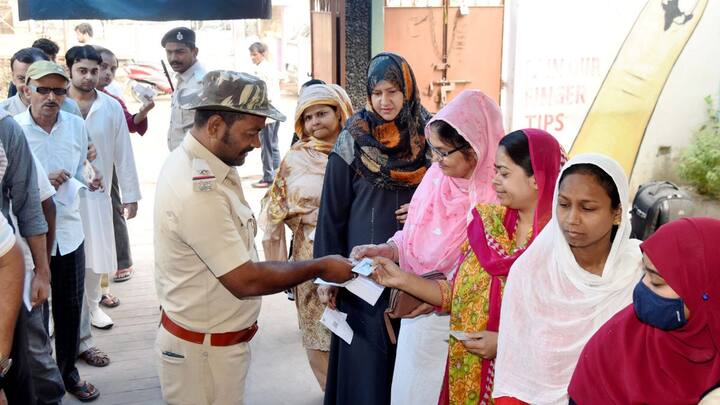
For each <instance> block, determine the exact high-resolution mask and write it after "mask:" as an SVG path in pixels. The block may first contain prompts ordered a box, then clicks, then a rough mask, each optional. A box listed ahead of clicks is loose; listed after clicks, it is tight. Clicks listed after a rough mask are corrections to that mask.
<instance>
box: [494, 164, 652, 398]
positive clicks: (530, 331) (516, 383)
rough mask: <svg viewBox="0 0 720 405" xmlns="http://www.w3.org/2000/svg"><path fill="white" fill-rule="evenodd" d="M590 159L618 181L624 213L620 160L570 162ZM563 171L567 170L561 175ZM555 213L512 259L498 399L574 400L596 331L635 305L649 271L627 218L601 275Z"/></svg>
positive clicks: (497, 374) (500, 346)
mask: <svg viewBox="0 0 720 405" xmlns="http://www.w3.org/2000/svg"><path fill="white" fill-rule="evenodd" d="M581 163H589V164H593V165H595V166H598V167H599V168H601V169H602V170H603V171H605V172H606V173H607V174H609V175H610V176H611V177H612V179H613V180H614V182H615V185H616V187H617V189H618V194H619V196H620V203H621V204H622V211H623V212H627V208H628V207H629V197H628V182H627V177H626V176H625V174H624V172H623V170H622V168H621V167H620V165H618V163H617V162H615V161H614V160H612V159H610V158H608V157H606V156H603V155H598V154H582V155H578V156H576V157H575V158H573V159H571V160H570V161H569V162H567V163H566V164H565V166H564V168H563V171H565V170H567V168H569V167H570V166H573V165H577V164H581ZM561 176H562V174H561ZM561 176H560V177H558V183H557V184H556V186H555V196H554V198H553V217H552V219H551V220H550V222H549V223H548V224H547V226H545V228H544V229H543V230H542V232H540V234H539V235H538V237H537V238H536V239H535V241H534V242H533V243H532V245H530V247H529V248H528V249H527V251H525V253H523V254H522V256H520V257H519V258H518V259H517V261H515V263H514V264H513V266H512V268H511V270H510V275H509V277H508V280H507V285H506V287H505V291H504V293H503V302H502V310H501V316H500V332H499V338H498V352H497V358H496V361H495V384H494V389H493V397H495V398H498V397H503V396H510V397H514V398H517V399H519V400H522V401H525V402H528V403H531V404H567V402H568V396H567V387H568V384H569V383H570V378H571V377H572V373H573V371H574V370H575V365H576V364H577V361H578V357H579V356H580V352H581V350H582V349H583V347H584V346H585V344H586V343H587V341H588V340H589V339H590V337H592V335H593V334H594V333H595V331H597V330H598V328H600V326H602V325H603V324H604V323H605V321H607V320H608V319H610V317H612V316H613V315H614V314H615V313H616V312H618V311H619V310H621V309H622V308H624V307H625V306H627V305H628V304H630V303H631V302H632V292H633V288H634V287H635V284H636V283H637V281H638V280H639V279H640V277H641V275H642V253H641V252H640V248H639V244H640V242H639V241H638V240H635V239H630V230H631V227H630V220H629V218H628V217H627V215H623V216H622V220H621V223H620V226H619V228H618V231H617V233H616V235H615V239H614V240H613V243H612V247H611V249H610V254H609V255H608V258H607V261H606V263H605V267H604V269H603V273H602V276H598V275H594V274H592V273H590V272H588V271H585V270H584V269H583V268H581V267H580V266H579V265H578V264H577V262H576V261H575V257H574V256H573V253H572V251H571V250H570V246H569V245H568V243H567V241H566V240H565V237H564V235H563V233H562V230H561V229H560V225H559V223H558V220H557V201H558V185H559V181H560V178H561Z"/></svg>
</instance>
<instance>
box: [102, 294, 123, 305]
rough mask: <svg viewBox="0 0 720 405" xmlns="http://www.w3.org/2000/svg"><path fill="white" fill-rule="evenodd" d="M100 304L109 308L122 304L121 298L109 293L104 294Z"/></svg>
mask: <svg viewBox="0 0 720 405" xmlns="http://www.w3.org/2000/svg"><path fill="white" fill-rule="evenodd" d="M100 305H102V306H104V307H108V308H115V307H116V306H118V305H120V298H118V297H116V296H114V295H112V294H110V293H107V294H103V295H102V299H100Z"/></svg>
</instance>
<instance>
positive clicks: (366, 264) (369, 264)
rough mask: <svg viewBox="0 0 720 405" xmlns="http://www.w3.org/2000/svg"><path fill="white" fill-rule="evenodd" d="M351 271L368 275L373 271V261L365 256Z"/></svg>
mask: <svg viewBox="0 0 720 405" xmlns="http://www.w3.org/2000/svg"><path fill="white" fill-rule="evenodd" d="M352 271H354V272H355V273H357V274H360V275H363V276H365V277H367V276H369V275H370V274H371V273H372V272H373V261H372V259H371V258H369V257H366V258H364V259H362V260H360V261H359V262H358V263H357V264H356V265H355V267H353V269H352Z"/></svg>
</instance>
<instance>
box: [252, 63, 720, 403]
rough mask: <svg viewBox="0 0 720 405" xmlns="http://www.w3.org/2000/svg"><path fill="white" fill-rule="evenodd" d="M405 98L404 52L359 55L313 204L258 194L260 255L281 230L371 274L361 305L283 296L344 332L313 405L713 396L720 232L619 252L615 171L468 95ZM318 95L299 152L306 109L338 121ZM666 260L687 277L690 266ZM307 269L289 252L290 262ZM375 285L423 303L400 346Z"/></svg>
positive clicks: (305, 320)
mask: <svg viewBox="0 0 720 405" xmlns="http://www.w3.org/2000/svg"><path fill="white" fill-rule="evenodd" d="M416 91H417V89H416V83H415V81H414V78H413V75H412V70H411V69H410V67H409V65H408V64H407V62H406V61H404V60H403V59H402V57H400V56H399V55H395V54H390V53H381V54H379V55H377V56H375V57H374V58H373V59H372V60H371V61H370V64H369V68H368V85H367V96H368V104H367V107H366V108H365V109H363V110H361V111H359V112H356V113H355V115H354V116H353V117H351V118H350V119H348V120H347V122H346V123H345V126H344V128H342V129H341V130H340V132H339V134H338V135H337V141H336V142H335V145H334V147H333V148H332V150H331V151H330V152H329V155H328V157H327V165H326V166H325V170H324V173H323V172H322V171H320V172H318V174H317V176H318V178H320V177H321V176H322V178H323V181H324V184H323V187H322V193H321V195H320V201H319V209H318V208H316V205H313V207H312V208H308V209H305V210H302V209H301V208H300V207H302V205H301V204H302V203H303V202H306V201H308V198H307V197H306V195H305V193H306V192H310V191H309V190H308V189H307V186H305V187H302V186H300V185H295V186H294V185H293V182H292V181H289V178H288V177H287V175H286V174H285V175H281V174H279V175H278V176H276V179H275V182H274V184H273V185H272V186H271V189H270V191H269V192H268V194H267V195H266V197H265V199H264V200H263V208H262V213H261V224H265V225H264V229H266V230H267V231H270V232H269V233H267V234H266V235H265V237H264V246H265V247H266V249H267V251H271V249H272V247H273V246H279V245H282V246H284V243H285V242H284V233H282V232H284V230H283V231H278V228H279V227H280V228H282V226H281V225H282V224H283V223H286V224H288V226H289V228H290V229H291V231H292V232H293V238H292V243H293V247H294V246H295V244H298V245H300V246H303V247H305V246H307V245H308V244H309V243H311V244H313V245H314V246H313V250H314V254H315V257H322V256H324V255H325V254H330V253H334V254H340V255H341V256H347V257H350V258H351V259H353V260H360V259H362V258H365V257H369V258H372V259H373V262H374V271H373V273H372V275H371V276H370V277H371V278H372V280H374V281H375V282H376V283H378V284H379V285H381V286H384V287H389V288H387V289H385V290H384V292H383V293H382V295H381V296H380V299H379V300H378V301H377V303H376V304H375V305H371V304H369V303H367V302H365V301H363V300H362V299H360V298H359V297H358V296H356V295H354V294H353V293H352V292H350V291H349V290H347V289H345V288H342V287H334V286H326V285H321V286H319V287H318V286H316V285H313V286H310V285H309V284H307V286H306V287H304V289H301V288H298V289H297V290H296V293H297V294H298V295H297V296H298V297H304V296H306V295H307V291H310V290H317V292H318V295H319V297H320V299H321V302H322V303H323V304H326V305H327V306H328V307H330V308H333V309H337V310H339V311H340V312H342V313H344V314H345V316H346V317H347V318H346V319H347V323H348V325H349V326H350V328H351V329H352V330H353V332H354V333H353V337H352V341H351V342H349V343H348V342H346V341H345V340H343V339H342V338H340V337H339V336H337V335H332V337H331V344H330V351H329V356H328V359H327V370H328V371H327V377H326V378H325V383H324V384H323V383H322V381H323V380H322V378H321V376H320V375H319V373H318V372H317V370H318V368H319V367H320V366H318V364H317V363H316V362H314V361H313V358H312V357H311V356H310V354H308V357H309V359H310V364H311V367H312V369H313V371H314V372H315V374H316V377H318V382H319V383H320V384H321V387H322V388H323V390H324V391H325V399H324V403H325V404H326V405H327V404H382V403H391V404H410V403H412V404H435V403H438V404H492V403H497V404H523V403H528V404H566V403H578V404H608V403H612V404H694V403H698V402H699V401H701V399H702V398H703V397H705V396H706V397H707V398H706V399H705V401H706V402H707V401H711V399H710V398H711V397H712V395H716V394H711V391H712V390H713V389H714V388H716V387H717V384H718V383H719V382H720V358H718V355H719V354H720V352H719V350H720V346H719V345H718V341H717V336H715V335H717V332H716V331H715V329H716V328H717V327H718V326H720V324H719V323H718V320H717V318H716V314H715V312H713V308H714V306H713V305H714V304H712V302H714V301H713V298H712V297H713V295H715V294H717V293H718V290H717V288H718V286H717V281H716V280H715V279H716V278H717V277H713V276H712V274H713V273H712V272H713V271H715V272H717V271H718V268H717V266H713V265H711V264H707V263H709V262H711V261H712V260H711V258H710V257H709V256H708V255H709V254H710V253H709V250H705V249H707V248H706V247H704V246H707V245H706V244H707V243H711V242H709V241H711V240H713V241H717V240H718V238H720V221H718V220H714V219H709V218H699V219H695V218H692V219H684V220H680V221H677V222H673V223H671V224H668V225H665V226H664V227H662V228H660V230H659V231H658V232H657V233H656V235H654V236H653V237H651V238H650V239H649V240H647V241H646V242H645V243H644V244H643V245H640V243H639V241H636V240H633V239H631V238H630V223H629V218H628V215H627V213H628V211H629V203H630V195H629V190H628V181H627V178H626V176H625V174H624V172H623V170H622V168H621V167H620V165H619V164H618V163H617V162H615V161H614V160H613V159H612V158H610V157H607V156H603V155H598V154H584V155H578V156H575V157H574V158H573V159H570V160H568V158H567V157H566V155H565V152H564V150H563V149H562V147H561V146H560V145H559V143H558V142H557V140H556V139H555V138H554V137H553V136H552V135H551V134H548V133H547V132H545V131H542V130H539V129H531V128H529V129H523V130H518V131H513V132H510V133H508V134H507V135H505V131H504V129H503V127H502V117H501V113H500V110H499V108H498V107H497V105H496V104H495V102H494V101H492V100H491V99H490V98H488V97H487V96H486V95H484V94H483V93H482V92H480V91H477V90H466V91H464V92H462V93H461V94H459V95H458V96H457V97H456V98H455V99H453V100H452V101H451V102H450V103H449V104H448V105H447V106H446V107H445V108H443V109H442V110H440V111H439V112H438V113H437V114H435V116H434V117H432V118H430V117H429V116H428V115H427V114H426V113H425V111H424V110H423V109H422V106H420V105H419V103H418V97H417V93H416ZM323 92H328V93H329V92H331V89H330V88H329V86H328V85H324V84H313V85H311V86H309V87H308V88H306V89H304V90H302V92H301V95H300V101H299V102H298V109H297V112H296V118H297V117H301V118H303V119H304V120H305V121H303V124H304V127H303V125H300V123H296V132H297V133H298V134H299V135H300V139H303V138H305V139H311V140H313V141H314V142H317V140H316V139H314V138H313V135H314V134H315V133H316V132H315V131H316V130H315V128H319V127H321V125H320V124H319V123H318V120H317V119H316V118H315V117H314V116H313V115H312V113H310V114H306V113H305V111H307V106H308V105H309V104H310V101H309V100H308V99H309V98H311V97H318V98H317V103H323V102H324V103H325V106H326V107H327V113H328V114H329V116H330V119H328V122H329V123H331V124H333V125H329V126H327V127H323V129H324V128H332V129H333V130H332V131H330V132H332V133H334V132H335V131H337V130H336V129H334V128H336V124H337V123H341V122H343V118H340V115H339V114H331V112H333V111H334V112H337V111H338V110H337V102H336V101H330V99H329V98H327V97H326V98H323V97H322V96H321V94H323ZM318 132H319V131H318ZM423 150H424V153H423V152H422V151H423ZM326 153H327V152H326ZM295 154H296V150H295V148H293V149H292V150H291V151H290V152H289V153H288V155H287V156H286V158H285V160H284V161H283V164H281V168H282V167H283V166H284V165H285V164H287V163H290V162H292V161H293V160H294V158H295ZM323 162H324V160H323ZM310 167H314V165H311V164H308V165H306V166H305V167H304V168H302V169H301V168H300V166H298V163H295V165H294V167H293V169H292V170H293V171H301V170H303V171H302V172H301V173H305V172H304V171H307V170H310V169H309V168H310ZM320 167H321V166H320ZM288 168H289V167H288ZM282 171H283V170H282V169H281V172H282ZM295 187H297V188H295ZM293 191H294V192H293ZM298 193H301V194H298ZM313 195H316V192H315V193H314V194H313ZM312 201H315V198H313V199H312ZM407 202H409V207H407V208H403V205H404V204H406V203H407ZM292 208H295V209H299V212H298V213H297V214H294V215H293V214H289V212H290V210H291V209H292ZM298 216H301V218H298ZM683 232H684V233H683ZM674 235H677V236H674ZM281 239H282V241H281ZM698 239H699V240H701V242H700V243H698V242H696V241H697V240H698ZM661 241H662V242H661ZM663 243H665V245H663ZM667 244H672V247H670V246H667ZM654 245H655V246H663V247H657V248H655V252H657V253H655V254H656V255H657V256H658V260H663V259H664V262H663V264H661V265H658V264H657V263H655V262H654V261H653V262H652V263H651V262H650V260H651V259H649V258H648V252H649V251H650V250H652V249H651V248H649V246H654ZM666 246H667V247H666ZM286 252H287V251H286V250H285V249H282V250H281V254H279V255H278V254H273V256H272V258H273V260H274V259H280V260H281V259H284V257H285V254H286ZM643 252H645V259H644V261H643ZM680 252H692V254H693V256H694V257H697V258H698V263H697V264H694V263H693V264H686V263H685V262H684V260H683V259H682V256H681V255H682V254H681V253H680ZM650 255H652V253H650ZM306 257H307V256H305V253H301V251H299V250H295V249H293V251H292V252H291V253H290V258H289V260H291V261H292V260H303V259H304V258H306ZM660 257H662V258H663V259H660ZM663 267H664V269H665V270H664V271H663ZM691 272H693V274H692V275H690V274H689V273H691ZM433 273H440V274H442V277H441V278H438V277H437V275H436V274H433ZM673 274H676V275H675V279H673V278H672V275H673ZM679 274H682V276H680V275H679ZM431 276H432V277H431ZM663 277H668V278H669V279H668V281H665V279H664V278H663ZM673 281H674V285H673V284H672V283H673ZM691 285H692V287H691ZM671 287H672V288H677V290H673V289H672V288H671ZM390 288H392V289H396V290H402V291H405V292H406V293H408V294H410V295H412V296H414V297H416V298H418V299H419V301H421V302H423V303H422V304H420V305H418V306H417V307H416V308H414V309H413V310H412V311H409V313H407V314H406V315H405V316H404V317H403V318H402V319H401V320H400V322H399V323H394V324H393V325H392V328H393V329H394V332H395V333H398V332H399V335H398V339H397V344H394V343H393V342H391V340H390V339H389V337H388V336H389V335H388V333H387V332H386V325H385V323H384V320H383V315H384V313H385V312H386V310H392V308H390V309H388V306H389V305H392V304H391V302H390V301H389V297H390V295H391V290H390ZM301 291H302V292H301ZM312 299H314V298H310V299H307V298H305V299H302V300H301V301H300V302H298V304H297V306H298V318H299V321H300V328H301V330H302V333H303V338H304V339H305V336H306V335H307V330H309V329H310V328H312V327H313V326H315V327H318V328H322V326H320V325H319V324H318V322H319V319H320V317H321V312H322V308H321V307H320V308H318V307H316V306H314V305H313V307H312V308H313V309H312V310H308V308H307V304H305V303H306V302H308V300H312ZM694 311H696V312H697V315H696V317H695V318H693V316H692V315H691V314H692V313H693V312H694ZM308 314H314V317H315V318H314V323H313V319H312V318H309V317H308ZM395 321H397V320H395ZM603 325H605V326H603ZM398 329H399V331H398ZM588 342H590V343H588ZM586 344H587V345H586ZM306 347H307V345H306ZM648 350H650V351H649V352H648ZM616 352H618V353H616ZM648 355H652V356H654V357H653V358H649V359H646V358H645V357H644V356H648ZM629 362H633V363H632V364H630V363H629ZM648 366H649V367H648ZM321 367H325V363H323V364H322V366H321ZM620 370H623V371H622V372H620ZM598 373H599V374H598ZM358 381H362V384H360V385H359V384H358Z"/></svg>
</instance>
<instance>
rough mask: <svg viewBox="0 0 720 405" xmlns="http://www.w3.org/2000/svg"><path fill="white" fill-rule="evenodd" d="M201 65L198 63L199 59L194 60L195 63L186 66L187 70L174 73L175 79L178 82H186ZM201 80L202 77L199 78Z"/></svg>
mask: <svg viewBox="0 0 720 405" xmlns="http://www.w3.org/2000/svg"><path fill="white" fill-rule="evenodd" d="M201 66H202V65H200V61H199V60H196V61H195V63H193V64H192V66H190V67H189V68H188V70H186V71H184V72H183V73H176V74H175V78H176V79H177V82H178V83H181V82H187V81H188V80H190V79H192V77H193V76H194V75H195V72H197V71H198V69H200V68H201ZM200 80H202V77H201V78H200Z"/></svg>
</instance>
